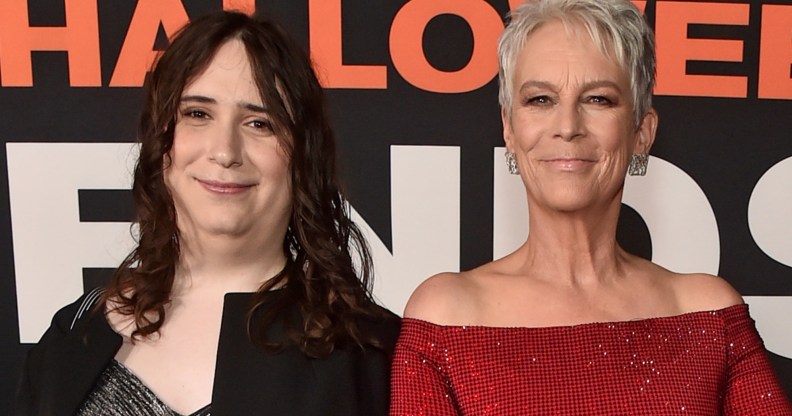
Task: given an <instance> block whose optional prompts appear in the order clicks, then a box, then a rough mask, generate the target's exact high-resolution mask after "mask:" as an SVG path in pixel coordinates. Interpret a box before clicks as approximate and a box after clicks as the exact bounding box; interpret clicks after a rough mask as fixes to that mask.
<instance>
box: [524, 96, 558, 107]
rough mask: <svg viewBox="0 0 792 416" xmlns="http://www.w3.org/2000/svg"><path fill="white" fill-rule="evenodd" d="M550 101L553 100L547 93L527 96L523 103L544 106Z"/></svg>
mask: <svg viewBox="0 0 792 416" xmlns="http://www.w3.org/2000/svg"><path fill="white" fill-rule="evenodd" d="M552 103H553V101H552V100H551V99H550V97H548V96H547V95H536V96H529V97H525V99H524V100H523V105H536V106H545V105H550V104H552Z"/></svg>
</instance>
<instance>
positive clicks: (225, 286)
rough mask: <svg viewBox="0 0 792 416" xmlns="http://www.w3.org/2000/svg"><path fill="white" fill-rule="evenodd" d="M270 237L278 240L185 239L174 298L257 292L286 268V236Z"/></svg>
mask: <svg viewBox="0 0 792 416" xmlns="http://www.w3.org/2000/svg"><path fill="white" fill-rule="evenodd" d="M259 235H264V234H263V233H262V234H259ZM269 235H271V236H273V235H274V236H275V237H260V238H257V239H251V238H239V237H235V236H227V235H212V236H202V238H194V237H193V238H191V237H189V236H184V238H182V240H181V258H180V261H179V265H178V267H177V271H176V279H175V281H174V287H173V293H174V296H178V295H179V294H186V293H188V292H195V291H210V292H217V293H221V294H225V293H228V292H254V291H257V290H258V289H259V288H260V287H261V285H262V284H264V282H266V281H267V280H269V279H270V278H272V277H273V276H275V275H276V274H277V273H278V272H280V271H281V270H282V269H283V267H284V265H285V264H286V257H285V255H284V254H283V248H282V246H283V238H284V237H283V233H272V234H269Z"/></svg>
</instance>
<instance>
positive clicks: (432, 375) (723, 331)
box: [390, 305, 792, 416]
mask: <svg viewBox="0 0 792 416" xmlns="http://www.w3.org/2000/svg"><path fill="white" fill-rule="evenodd" d="M391 388H392V394H391V410H390V412H391V415H397V416H402V415H426V416H443V415H509V416H515V415H520V416H522V415H706V416H713V415H751V416H759V415H768V416H770V415H772V416H781V415H792V407H790V404H789V402H788V399H787V398H786V396H785V394H784V392H783V390H782V389H781V387H780V385H779V384H778V381H777V380H776V378H775V375H774V373H773V370H772V368H771V366H770V363H769V360H768V358H767V354H766V352H765V350H764V346H763V344H762V340H761V339H760V338H759V334H758V333H757V332H756V328H755V326H754V321H753V320H752V319H751V317H750V316H749V315H748V306H747V305H736V306H731V307H728V308H725V309H721V310H718V311H713V312H695V313H689V314H685V315H680V316H673V317H665V318H651V319H644V320H638V321H627V322H609V323H592V324H583V325H575V326H566V327H549V328H496V327H481V326H440V325H434V324H431V323H428V322H424V321H420V320H416V319H405V320H404V321H403V323H402V332H401V336H400V339H399V343H398V344H397V346H396V351H395V355H394V359H393V373H392V386H391Z"/></svg>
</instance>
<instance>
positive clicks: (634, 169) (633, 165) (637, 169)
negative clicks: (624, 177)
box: [627, 153, 649, 176]
mask: <svg viewBox="0 0 792 416" xmlns="http://www.w3.org/2000/svg"><path fill="white" fill-rule="evenodd" d="M648 166H649V154H647V153H633V155H632V158H631V159H630V167H629V168H628V169H627V173H628V174H630V176H644V175H646V168H647V167H648Z"/></svg>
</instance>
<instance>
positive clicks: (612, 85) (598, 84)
mask: <svg viewBox="0 0 792 416" xmlns="http://www.w3.org/2000/svg"><path fill="white" fill-rule="evenodd" d="M531 87H536V88H542V89H547V90H551V91H556V89H557V88H556V86H555V85H553V84H551V83H549V82H547V81H525V82H524V83H523V84H522V85H521V86H520V92H522V91H524V90H525V89H527V88H531ZM599 87H610V88H614V89H615V90H616V91H618V92H619V93H621V92H622V90H621V88H619V85H618V84H616V83H615V82H613V81H608V80H599V81H590V82H586V83H585V84H583V85H582V88H581V89H582V90H584V91H585V90H590V89H593V88H599Z"/></svg>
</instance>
